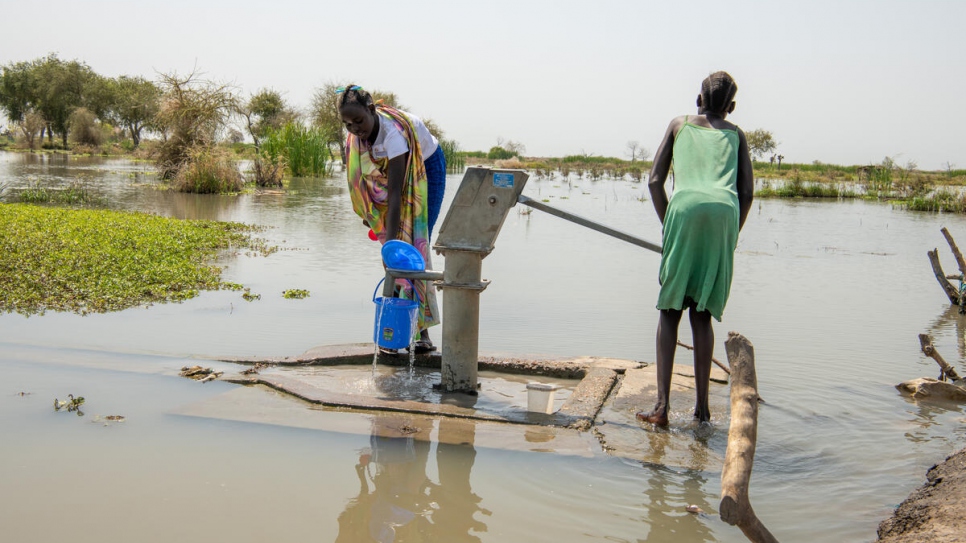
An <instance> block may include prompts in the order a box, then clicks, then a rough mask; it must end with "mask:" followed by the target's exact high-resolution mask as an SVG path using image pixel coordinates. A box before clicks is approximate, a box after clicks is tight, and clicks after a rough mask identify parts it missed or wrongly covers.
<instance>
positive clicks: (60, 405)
mask: <svg viewBox="0 0 966 543" xmlns="http://www.w3.org/2000/svg"><path fill="white" fill-rule="evenodd" d="M82 405H84V397H83V396H78V397H76V398H75V397H74V395H73V394H68V395H67V399H66V400H64V401H61V400H58V399H57V398H54V411H60V410H61V409H65V408H66V409H67V412H68V413H74V412H76V413H77V416H78V417H83V416H84V412H83V411H81V410H80V406H82Z"/></svg>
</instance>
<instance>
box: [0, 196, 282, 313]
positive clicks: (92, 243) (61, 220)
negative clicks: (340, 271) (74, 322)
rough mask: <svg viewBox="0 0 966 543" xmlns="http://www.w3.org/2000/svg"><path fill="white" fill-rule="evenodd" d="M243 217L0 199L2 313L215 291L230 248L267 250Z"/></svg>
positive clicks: (86, 308) (89, 307)
mask: <svg viewBox="0 0 966 543" xmlns="http://www.w3.org/2000/svg"><path fill="white" fill-rule="evenodd" d="M254 231H255V228H254V227H252V226H248V225H244V224H241V223H232V222H215V221H187V220H177V219H168V218H164V217H157V216H154V215H147V214H143V213H130V212H118V211H107V210H72V209H63V208H50V207H40V206H33V205H26V204H0V313H21V314H24V315H31V314H42V313H44V312H45V311H48V310H51V311H72V312H77V313H81V314H87V313H92V312H106V311H118V310H121V309H125V308H128V307H133V306H137V305H141V304H149V303H154V302H169V301H182V300H186V299H189V298H192V297H194V296H197V294H198V292H199V291H200V290H215V289H219V288H222V287H223V286H224V285H225V284H224V283H222V282H221V279H220V277H221V269H220V268H219V267H217V266H215V265H214V264H212V261H213V260H214V259H215V257H216V256H217V255H218V254H219V252H221V251H223V250H226V249H230V248H236V249H237V248H241V249H249V250H251V251H254V252H259V253H261V254H266V255H267V254H270V253H271V252H273V250H274V248H272V247H268V246H266V245H265V244H264V241H262V240H260V239H258V238H254V237H253V236H252V233H253V232H254Z"/></svg>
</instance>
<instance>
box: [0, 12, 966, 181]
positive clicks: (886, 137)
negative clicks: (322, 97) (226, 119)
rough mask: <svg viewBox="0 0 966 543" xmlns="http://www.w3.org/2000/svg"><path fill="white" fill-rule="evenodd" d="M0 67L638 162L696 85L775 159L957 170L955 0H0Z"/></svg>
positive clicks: (959, 43)
mask: <svg viewBox="0 0 966 543" xmlns="http://www.w3.org/2000/svg"><path fill="white" fill-rule="evenodd" d="M4 4H5V5H4V6H3V9H2V10H0V13H2V16H3V19H4V22H3V24H2V28H3V33H2V36H3V39H2V45H0V63H2V64H6V63H9V62H16V61H22V60H32V59H35V58H38V57H42V56H44V55H46V54H47V53H50V52H55V53H58V54H59V56H60V57H61V58H62V59H66V60H70V59H77V60H81V61H84V62H86V63H87V64H88V65H89V66H91V68H93V69H94V70H95V71H97V72H98V73H101V74H103V75H108V76H117V75H123V74H127V75H142V76H145V77H149V78H154V77H156V75H157V73H158V72H172V71H177V72H178V73H187V72H190V71H191V70H192V69H193V68H194V67H196V66H197V68H198V69H199V70H201V71H203V72H204V73H205V74H206V76H207V77H208V78H210V79H215V80H218V81H222V82H230V83H234V84H235V85H237V86H238V88H239V90H240V92H242V93H243V94H245V95H247V94H250V93H252V92H255V91H257V90H258V89H260V88H263V87H270V88H274V89H276V90H279V91H281V92H282V93H283V94H284V96H285V98H286V99H287V100H288V101H289V102H290V103H291V104H293V105H294V106H296V107H298V108H302V109H305V108H307V106H308V105H309V102H310V99H311V96H312V94H313V92H314V91H315V89H316V88H318V87H319V86H321V85H322V84H324V83H326V82H328V81H344V80H347V79H349V80H352V81H353V82H355V83H358V84H361V85H362V86H364V87H366V88H370V89H380V90H386V91H393V92H395V93H396V94H397V95H398V96H399V97H400V99H401V100H402V102H403V103H404V104H406V105H407V106H408V107H409V108H410V110H411V111H412V112H414V113H416V114H418V115H421V116H424V117H430V118H432V119H433V120H435V121H436V122H437V123H438V124H439V125H440V127H441V128H443V130H444V131H445V132H446V135H447V137H450V138H453V139H455V140H457V141H458V142H460V144H461V145H462V147H463V148H464V149H488V148H489V147H491V146H492V145H495V144H496V141H497V138H499V137H502V138H504V139H511V140H514V141H519V142H521V143H523V144H524V145H525V146H526V154H527V155H533V156H562V155H566V154H575V153H590V154H595V155H607V156H618V157H625V156H626V144H627V142H628V141H630V140H636V141H639V142H640V143H641V144H642V145H643V146H644V147H646V148H648V149H649V150H650V151H651V152H652V153H653V151H654V150H655V149H656V147H657V144H658V142H659V141H660V138H661V136H662V135H663V133H664V129H665V127H666V126H667V123H668V121H669V120H670V119H671V118H672V117H674V116H676V115H680V114H685V113H693V112H694V110H695V109H694V99H695V96H696V95H697V93H698V88H699V84H700V82H701V80H702V79H703V78H704V77H705V76H707V75H708V74H709V73H710V72H712V71H715V70H719V69H723V70H727V71H729V72H730V73H731V74H732V75H733V76H734V77H735V79H736V80H737V82H738V86H739V90H738V96H737V100H738V107H737V109H736V111H735V113H734V115H733V116H732V117H731V120H733V121H734V122H735V123H737V124H738V125H739V126H741V127H742V128H743V129H745V130H746V131H747V130H752V129H755V128H764V129H767V130H770V131H771V132H772V133H773V134H774V135H775V138H776V139H777V140H778V141H779V142H780V144H781V145H780V149H779V150H780V152H781V153H782V154H784V155H785V157H786V160H788V161H794V162H812V161H814V160H820V161H823V162H832V163H840V164H868V163H873V162H875V163H877V162H880V161H881V160H882V159H883V158H884V157H886V156H891V157H893V158H895V159H896V160H897V161H898V162H899V163H900V164H906V163H907V162H908V161H915V162H917V163H918V165H919V167H921V168H927V169H940V168H944V167H945V164H946V163H947V162H951V163H953V164H954V165H955V166H956V167H958V168H966V135H964V130H966V128H964V124H966V122H964V121H966V108H964V107H963V106H962V105H961V104H963V102H964V100H966V32H964V31H963V22H964V21H966V2H964V1H958V0H951V1H924V0H920V1H908V2H907V1H895V0H881V1H850V0H835V1H824V0H822V1H815V0H812V1H807V2H806V1H802V2H766V1H763V2H754V1H745V0H731V1H727V2H724V1H721V2H694V1H690V2H685V1H663V2H650V1H645V0H635V1H605V0H598V1H595V2H590V1H585V2H573V1H564V0H557V1H531V0H515V1H503V0H500V1H477V2H463V1H459V0H451V1H449V2H443V1H440V2H430V1H424V0H408V1H396V2H388V1H382V0H379V1H370V2H352V1H347V0H346V1H337V2H331V1H325V0H323V1H318V2H311V3H310V2H295V1H291V0H274V1H265V0H261V1H258V2H253V1H250V0H231V1H209V0H192V1H185V0H167V1H164V2H151V3H150V4H148V3H143V4H142V3H140V2H136V1H132V0H125V1H119V0H118V1H114V0H97V1H89V0H36V1H34V2H12V1H11V2H4Z"/></svg>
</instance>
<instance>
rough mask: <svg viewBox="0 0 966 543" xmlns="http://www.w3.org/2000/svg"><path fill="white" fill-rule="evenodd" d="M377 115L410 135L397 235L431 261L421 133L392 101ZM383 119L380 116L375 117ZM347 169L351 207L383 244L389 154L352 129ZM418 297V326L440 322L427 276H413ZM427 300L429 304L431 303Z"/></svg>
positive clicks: (347, 143)
mask: <svg viewBox="0 0 966 543" xmlns="http://www.w3.org/2000/svg"><path fill="white" fill-rule="evenodd" d="M376 114H377V115H380V116H382V117H385V118H386V119H388V120H389V121H390V122H392V123H394V124H395V125H396V127H398V128H399V130H400V131H401V132H402V133H403V135H404V136H405V137H406V142H407V143H408V144H409V160H408V161H407V163H406V177H405V179H403V187H402V194H401V199H402V201H401V202H400V208H399V222H400V224H399V234H398V238H397V239H400V240H402V241H405V242H407V243H411V244H412V245H414V246H415V247H416V248H417V249H419V252H420V253H422V255H423V258H424V259H425V260H426V262H427V264H429V263H430V262H431V259H430V248H429V207H428V205H429V199H428V197H427V184H426V165H425V164H424V163H423V154H422V150H421V149H420V145H419V137H418V136H417V135H416V129H415V127H413V125H412V121H410V120H409V118H408V117H407V116H406V115H405V114H404V113H403V112H401V111H399V110H397V109H395V108H391V107H389V106H384V105H380V106H376ZM376 121H377V122H379V120H378V119H377V120H376ZM346 162H347V163H346V172H347V177H348V181H349V196H350V198H351V199H352V209H353V211H355V212H356V214H357V215H359V216H360V217H362V219H363V220H365V221H366V222H367V223H369V227H370V228H372V231H373V232H374V233H375V234H376V236H377V237H378V238H379V243H385V242H386V241H388V240H387V239H386V237H385V236H386V234H385V231H386V225H385V216H386V212H387V211H388V208H389V177H388V175H387V172H388V168H389V159H388V158H375V157H373V156H372V150H371V149H370V148H369V143H368V142H367V141H365V139H362V138H357V137H356V136H354V135H352V134H349V135H348V137H347V138H346ZM398 283H399V284H400V286H402V287H404V292H405V297H407V298H410V299H411V298H412V295H411V294H410V293H409V292H408V290H409V289H408V283H407V282H406V281H405V280H401V281H398ZM414 283H415V284H416V292H417V295H418V299H419V315H418V317H419V329H420V330H424V329H426V328H428V327H430V326H433V325H436V324H439V317H438V315H439V311H438V310H437V308H436V296H435V292H433V291H431V290H429V289H427V283H426V281H414ZM427 302H428V303H427Z"/></svg>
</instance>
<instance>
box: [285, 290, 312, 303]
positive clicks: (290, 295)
mask: <svg viewBox="0 0 966 543" xmlns="http://www.w3.org/2000/svg"><path fill="white" fill-rule="evenodd" d="M282 297H283V298H287V299H290V300H301V299H303V298H308V297H309V291H307V290H305V289H301V288H291V289H288V290H286V291H284V292H282Z"/></svg>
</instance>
